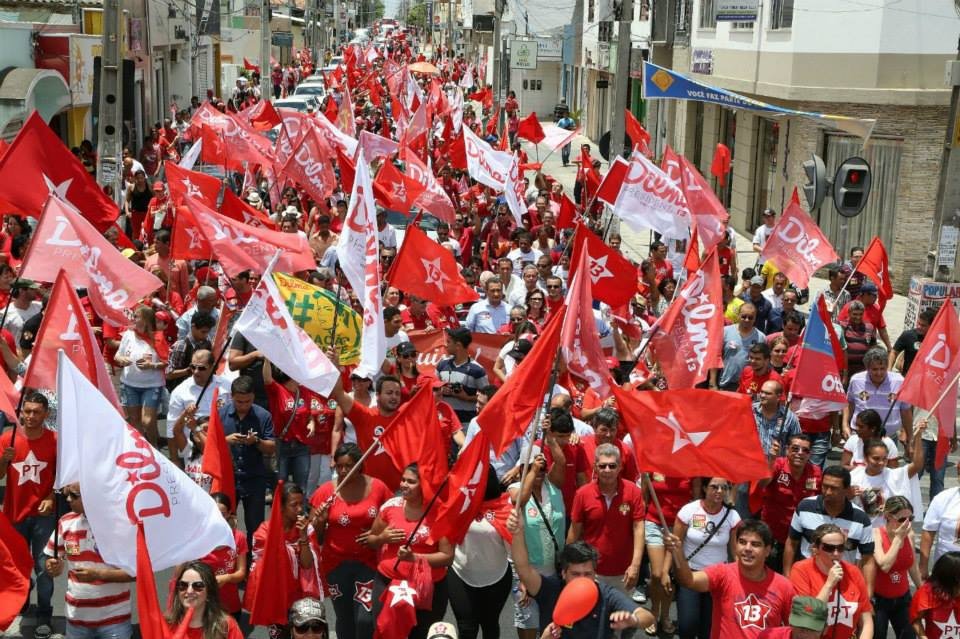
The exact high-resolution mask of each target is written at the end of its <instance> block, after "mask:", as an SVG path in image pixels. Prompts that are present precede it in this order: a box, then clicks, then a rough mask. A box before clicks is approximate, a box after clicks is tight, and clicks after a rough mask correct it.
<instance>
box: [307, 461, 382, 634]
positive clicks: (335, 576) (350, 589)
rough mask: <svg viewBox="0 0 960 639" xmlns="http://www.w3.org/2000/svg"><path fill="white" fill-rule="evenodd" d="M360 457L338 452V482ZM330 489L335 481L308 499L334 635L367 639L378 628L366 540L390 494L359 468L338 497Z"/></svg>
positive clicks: (371, 561) (373, 559)
mask: <svg viewBox="0 0 960 639" xmlns="http://www.w3.org/2000/svg"><path fill="white" fill-rule="evenodd" d="M362 456H363V452H362V451H361V450H360V447H359V446H357V445H356V444H354V443H352V442H351V443H346V444H341V445H340V446H339V447H338V448H337V450H336V452H335V453H334V464H335V466H334V468H335V469H336V471H337V477H338V478H339V480H343V478H345V477H347V475H348V474H349V473H350V471H352V470H353V469H354V467H355V466H357V464H358V463H359V462H360V458H361V457H362ZM334 490H335V484H334V482H332V481H329V482H327V483H325V484H323V485H322V486H320V488H318V489H317V492H315V493H314V494H313V496H312V497H310V505H311V507H312V508H313V511H312V512H313V519H314V521H315V522H316V528H317V535H318V539H319V540H320V543H321V544H322V546H323V554H322V555H321V563H320V571H321V573H322V574H323V575H324V581H325V583H326V588H327V595H328V596H330V597H331V599H332V601H333V609H334V611H335V612H336V613H337V636H338V637H356V638H357V639H371V638H372V637H373V631H374V628H375V625H376V618H375V617H374V616H373V579H374V577H375V576H376V574H377V568H376V566H377V556H376V551H375V550H374V549H373V546H371V545H370V542H369V541H368V539H369V536H370V527H371V526H373V522H374V521H375V520H376V518H377V513H379V512H380V507H381V506H382V505H383V504H384V502H386V501H387V500H388V499H390V498H391V497H392V496H393V492H392V491H391V490H390V489H389V488H387V485H386V484H384V483H383V482H382V481H380V480H379V479H376V478H374V477H370V476H368V475H365V474H363V467H362V466H361V467H360V468H357V469H356V471H355V472H354V473H353V474H352V475H350V477H349V478H347V480H346V481H345V482H343V485H342V486H340V492H339V494H338V495H337V497H336V498H334V497H333V493H334ZM351 594H353V596H350V595H351ZM338 595H339V596H338Z"/></svg>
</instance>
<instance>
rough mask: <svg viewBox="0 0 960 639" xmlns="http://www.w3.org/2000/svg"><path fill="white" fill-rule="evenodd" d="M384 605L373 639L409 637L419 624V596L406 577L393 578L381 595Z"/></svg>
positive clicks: (405, 638)
mask: <svg viewBox="0 0 960 639" xmlns="http://www.w3.org/2000/svg"><path fill="white" fill-rule="evenodd" d="M380 601H382V602H383V607H382V608H381V609H380V615H379V616H378V617H377V628H376V630H375V631H374V633H373V639H407V637H409V636H410V631H411V630H413V627H414V626H416V625H417V604H418V603H419V597H418V595H417V591H416V589H415V588H414V587H413V584H412V583H411V582H409V581H407V580H406V579H393V580H391V581H390V584H389V585H388V586H387V587H386V588H385V589H384V591H383V594H382V595H381V596H380Z"/></svg>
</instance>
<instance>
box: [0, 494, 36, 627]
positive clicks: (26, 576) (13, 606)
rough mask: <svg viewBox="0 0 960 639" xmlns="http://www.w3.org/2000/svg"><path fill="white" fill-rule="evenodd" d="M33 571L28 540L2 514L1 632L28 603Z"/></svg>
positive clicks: (0, 563)
mask: <svg viewBox="0 0 960 639" xmlns="http://www.w3.org/2000/svg"><path fill="white" fill-rule="evenodd" d="M8 490H9V488H8ZM32 572H33V559H31V558H30V549H29V548H28V547H27V542H26V540H25V539H24V538H23V536H22V535H21V534H20V533H18V532H17V530H16V529H15V528H14V527H13V525H12V524H11V523H10V520H9V519H7V516H6V515H5V514H3V513H2V512H0V586H2V587H0V632H3V631H5V630H6V629H7V628H9V627H10V624H12V623H13V620H14V619H16V618H17V616H18V615H19V614H20V609H21V608H22V607H23V604H24V603H26V601H27V597H28V596H29V594H30V573H32Z"/></svg>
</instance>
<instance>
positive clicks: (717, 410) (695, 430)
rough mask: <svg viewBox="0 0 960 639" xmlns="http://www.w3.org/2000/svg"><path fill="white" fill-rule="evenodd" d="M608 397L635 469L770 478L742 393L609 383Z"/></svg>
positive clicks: (731, 478)
mask: <svg viewBox="0 0 960 639" xmlns="http://www.w3.org/2000/svg"><path fill="white" fill-rule="evenodd" d="M613 396H614V397H616V399H617V408H618V409H619V410H620V414H621V415H623V423H625V424H626V425H627V430H629V431H630V438H631V439H632V440H633V442H634V444H635V446H636V448H637V466H638V467H639V468H640V470H641V471H646V472H658V473H663V474H666V475H670V476H673V477H698V476H709V477H723V478H724V479H727V480H729V481H731V482H734V483H740V482H747V481H750V480H753V479H763V478H766V477H769V476H770V467H769V466H768V465H767V456H766V455H765V454H764V452H763V449H762V448H761V446H760V437H759V436H758V435H757V424H756V421H755V420H754V418H753V407H752V406H751V404H750V397H748V396H747V395H741V394H739V393H728V392H725V391H709V390H701V389H693V388H691V389H683V390H669V391H663V392H660V393H650V392H638V391H624V390H621V389H619V388H617V387H616V386H614V387H613ZM494 397H496V395H495V396H494ZM717 415H723V419H722V420H718V419H717Z"/></svg>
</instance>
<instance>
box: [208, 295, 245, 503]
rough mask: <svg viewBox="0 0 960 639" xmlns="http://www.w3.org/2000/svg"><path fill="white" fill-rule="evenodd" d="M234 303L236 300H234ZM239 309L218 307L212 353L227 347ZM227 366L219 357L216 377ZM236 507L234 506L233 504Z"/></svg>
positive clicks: (223, 305)
mask: <svg viewBox="0 0 960 639" xmlns="http://www.w3.org/2000/svg"><path fill="white" fill-rule="evenodd" d="M234 302H236V300H234ZM241 310H243V309H241V308H238V307H237V306H236V304H229V303H228V301H227V300H224V301H223V304H221V305H220V319H218V320H217V330H216V332H215V333H214V335H213V342H212V343H213V350H212V351H211V352H213V353H222V352H223V349H224V348H226V347H227V339H229V338H230V337H231V334H230V330H229V329H230V324H231V321H230V320H231V318H233V316H234V315H235V314H236V313H238V312H240V311H241ZM226 365H227V358H226V357H221V358H220V364H218V365H217V371H216V372H217V375H221V374H223V370H224V368H226ZM234 507H236V504H234Z"/></svg>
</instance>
